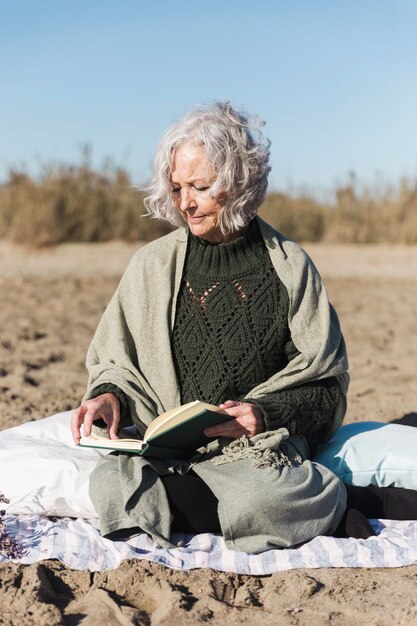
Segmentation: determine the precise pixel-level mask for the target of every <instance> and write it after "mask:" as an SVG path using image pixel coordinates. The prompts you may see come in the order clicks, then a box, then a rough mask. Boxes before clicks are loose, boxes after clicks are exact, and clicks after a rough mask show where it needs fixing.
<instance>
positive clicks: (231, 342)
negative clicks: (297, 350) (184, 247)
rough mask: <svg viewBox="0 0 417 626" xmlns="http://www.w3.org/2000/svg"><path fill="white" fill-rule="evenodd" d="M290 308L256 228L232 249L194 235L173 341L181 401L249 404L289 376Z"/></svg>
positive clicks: (183, 281)
mask: <svg viewBox="0 0 417 626" xmlns="http://www.w3.org/2000/svg"><path fill="white" fill-rule="evenodd" d="M288 305H289V302H288V294H287V291H286V289H285V287H284V285H283V284H282V282H281V281H280V280H279V278H278V276H277V274H276V272H275V270H274V268H273V266H272V264H271V261H270V258H269V254H268V252H267V250H266V248H265V246H264V244H263V241H262V239H261V236H260V233H259V232H258V230H257V226H256V224H255V223H254V225H252V227H251V229H250V231H249V232H248V233H247V235H246V236H244V237H241V238H239V239H238V240H235V241H233V242H230V243H228V244H218V245H210V244H208V243H207V242H204V241H202V240H199V239H198V238H197V237H193V236H192V235H190V239H189V248H188V252H187V258H186V262H185V268H184V274H183V280H182V284H181V287H180V291H179V294H178V300H177V310H176V317H175V324H174V331H173V337H172V344H173V354H174V358H175V364H176V371H177V376H178V379H179V384H180V389H181V401H182V402H183V403H185V402H190V401H192V400H195V399H200V400H203V401H205V402H210V403H212V404H220V403H221V402H224V401H225V400H228V399H234V400H235V399H239V398H243V397H244V396H245V395H246V394H247V393H249V391H251V389H253V388H254V387H256V385H258V384H259V383H261V382H263V381H265V380H266V379H268V378H270V376H272V375H273V374H274V373H275V372H277V371H279V370H281V369H283V368H284V367H285V366H286V364H287V363H288V354H287V353H288V350H289V349H290V340H291V337H290V333H289V329H288V322H287V318H288Z"/></svg>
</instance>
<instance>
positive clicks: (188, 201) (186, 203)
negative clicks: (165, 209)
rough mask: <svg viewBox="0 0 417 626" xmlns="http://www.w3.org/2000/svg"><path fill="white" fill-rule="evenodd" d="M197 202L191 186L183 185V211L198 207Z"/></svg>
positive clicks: (181, 207)
mask: <svg viewBox="0 0 417 626" xmlns="http://www.w3.org/2000/svg"><path fill="white" fill-rule="evenodd" d="M196 206H197V203H196V201H195V198H194V194H193V192H192V189H191V188H190V187H182V188H181V200H180V209H181V211H187V210H188V209H191V208H193V207H196Z"/></svg>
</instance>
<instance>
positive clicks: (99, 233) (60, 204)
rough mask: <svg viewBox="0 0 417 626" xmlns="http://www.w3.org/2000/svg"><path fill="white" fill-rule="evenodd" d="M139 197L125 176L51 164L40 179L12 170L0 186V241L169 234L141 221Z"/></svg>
mask: <svg viewBox="0 0 417 626" xmlns="http://www.w3.org/2000/svg"><path fill="white" fill-rule="evenodd" d="M145 212H146V210H145V207H144V205H143V195H142V194H141V193H139V192H136V191H134V190H133V189H132V184H131V181H130V178H129V175H128V174H127V172H126V171H125V170H123V169H121V168H109V167H107V168H106V169H104V170H103V171H98V172H97V171H94V170H93V168H92V167H91V166H90V164H89V163H88V162H85V163H83V164H82V165H79V166H68V165H62V164H60V165H55V166H50V167H47V168H45V169H44V172H43V174H42V176H41V177H40V179H39V180H37V181H34V180H33V179H31V178H30V177H29V176H28V175H27V174H24V173H19V172H15V171H10V173H9V177H8V180H7V181H6V182H5V183H4V184H3V185H1V186H0V237H1V238H7V239H10V240H12V241H14V242H16V243H24V244H28V245H32V246H46V245H54V244H57V243H62V242H65V241H108V240H111V239H124V240H126V241H136V240H139V239H140V240H144V241H147V240H151V239H155V238H156V237H158V236H160V235H163V234H166V233H167V232H169V231H170V230H171V228H170V227H169V225H168V224H166V223H163V222H160V221H157V220H153V219H151V218H149V217H144V214H145Z"/></svg>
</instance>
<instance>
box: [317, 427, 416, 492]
mask: <svg viewBox="0 0 417 626" xmlns="http://www.w3.org/2000/svg"><path fill="white" fill-rule="evenodd" d="M314 460H315V461H317V462H318V463H321V464H322V465H325V466H326V467H328V468H329V469H330V470H332V472H334V473H335V474H336V475H337V476H339V478H340V479H341V480H342V481H343V482H345V483H347V484H350V485H358V486H361V487H366V486H367V485H377V486H379V487H389V486H393V487H405V488H408V489H417V428H415V427H413V426H404V425H402V424H383V423H381V422H357V423H355V424H347V425H346V426H342V428H340V429H339V430H338V431H337V432H336V434H335V435H334V436H333V437H332V439H330V441H328V442H327V443H326V444H324V445H322V446H320V447H319V449H318V451H317V454H316V455H315V457H314Z"/></svg>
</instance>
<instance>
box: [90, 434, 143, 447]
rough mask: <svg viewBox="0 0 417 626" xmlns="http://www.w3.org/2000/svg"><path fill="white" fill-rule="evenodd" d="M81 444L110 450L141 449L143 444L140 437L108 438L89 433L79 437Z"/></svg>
mask: <svg viewBox="0 0 417 626" xmlns="http://www.w3.org/2000/svg"><path fill="white" fill-rule="evenodd" d="M80 445H81V446H89V447H94V448H110V449H111V450H142V448H143V447H144V445H145V442H144V441H141V440H140V439H109V438H108V437H101V436H100V435H97V434H95V433H91V434H90V435H88V437H81V439H80Z"/></svg>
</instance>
